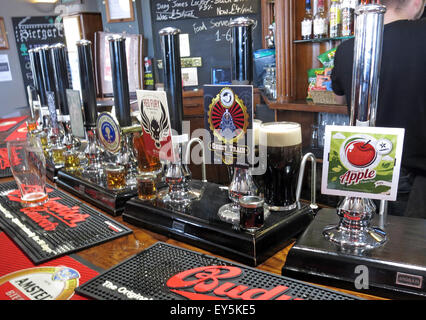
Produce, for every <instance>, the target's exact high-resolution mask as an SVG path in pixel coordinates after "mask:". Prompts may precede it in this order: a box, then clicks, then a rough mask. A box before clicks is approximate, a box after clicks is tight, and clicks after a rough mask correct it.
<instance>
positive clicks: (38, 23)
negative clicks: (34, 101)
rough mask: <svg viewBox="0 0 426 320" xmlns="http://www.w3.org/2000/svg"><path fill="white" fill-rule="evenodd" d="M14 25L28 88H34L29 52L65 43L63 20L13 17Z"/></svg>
mask: <svg viewBox="0 0 426 320" xmlns="http://www.w3.org/2000/svg"><path fill="white" fill-rule="evenodd" d="M12 24H13V31H14V34H15V40H16V48H17V50H18V56H19V63H20V64H21V72H22V78H23V79H24V86H25V88H26V87H27V86H28V85H31V86H33V76H32V72H31V65H30V58H29V56H28V50H30V49H32V48H37V47H41V46H43V45H46V44H47V45H51V44H55V43H64V42H65V35H64V31H63V24H62V18H61V17H56V16H37V17H13V18H12ZM25 92H27V91H25Z"/></svg>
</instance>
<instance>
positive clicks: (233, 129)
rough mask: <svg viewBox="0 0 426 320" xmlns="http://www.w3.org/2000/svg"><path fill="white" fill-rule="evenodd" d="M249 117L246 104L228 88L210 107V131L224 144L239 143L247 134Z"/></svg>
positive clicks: (223, 90)
mask: <svg viewBox="0 0 426 320" xmlns="http://www.w3.org/2000/svg"><path fill="white" fill-rule="evenodd" d="M248 118H249V115H248V113H247V107H246V106H245V105H244V102H243V101H242V100H241V99H240V98H239V97H238V96H237V95H236V94H235V93H234V92H233V91H232V90H231V89H230V88H228V87H225V88H223V89H222V90H221V91H220V93H219V94H218V95H217V96H216V97H215V98H214V99H213V100H212V102H211V104H210V106H209V114H208V122H209V125H210V130H211V131H212V132H213V134H214V135H215V136H216V137H217V138H218V139H219V140H220V141H222V142H223V143H225V144H229V143H234V142H237V141H238V140H239V139H240V138H241V137H242V136H244V134H245V133H246V132H247V127H248V125H249V122H248Z"/></svg>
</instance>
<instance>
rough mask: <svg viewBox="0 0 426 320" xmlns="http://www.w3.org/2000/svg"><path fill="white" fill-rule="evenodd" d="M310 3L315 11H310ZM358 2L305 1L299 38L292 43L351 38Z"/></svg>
mask: <svg viewBox="0 0 426 320" xmlns="http://www.w3.org/2000/svg"><path fill="white" fill-rule="evenodd" d="M312 3H314V4H315V5H314V7H316V10H315V9H314V10H312ZM357 3H358V0H328V1H327V0H314V1H311V0H305V8H304V9H305V10H304V11H305V12H304V15H303V17H301V19H300V20H299V21H300V33H299V32H298V33H299V34H300V38H301V39H299V40H295V41H294V42H293V43H307V42H326V41H342V40H347V39H350V38H353V34H354V20H355V16H354V12H355V7H356V5H357Z"/></svg>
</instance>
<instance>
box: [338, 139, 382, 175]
mask: <svg viewBox="0 0 426 320" xmlns="http://www.w3.org/2000/svg"><path fill="white" fill-rule="evenodd" d="M345 151H346V159H348V161H349V162H350V163H351V164H352V165H353V166H355V167H360V168H365V167H368V166H369V165H370V164H372V163H373V162H374V160H376V149H375V148H374V147H373V146H372V145H371V144H370V140H354V141H352V142H350V143H349V144H348V145H347V146H346V148H345Z"/></svg>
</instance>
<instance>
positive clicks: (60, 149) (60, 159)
mask: <svg viewBox="0 0 426 320" xmlns="http://www.w3.org/2000/svg"><path fill="white" fill-rule="evenodd" d="M65 151H66V148H65V147H64V146H61V145H55V146H52V148H51V155H52V160H53V163H54V164H55V165H57V166H63V165H64V164H65V157H64V153H65Z"/></svg>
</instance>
